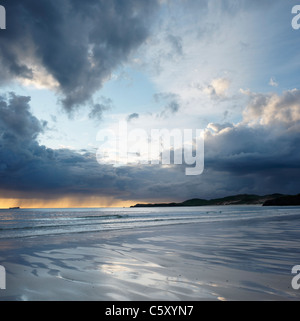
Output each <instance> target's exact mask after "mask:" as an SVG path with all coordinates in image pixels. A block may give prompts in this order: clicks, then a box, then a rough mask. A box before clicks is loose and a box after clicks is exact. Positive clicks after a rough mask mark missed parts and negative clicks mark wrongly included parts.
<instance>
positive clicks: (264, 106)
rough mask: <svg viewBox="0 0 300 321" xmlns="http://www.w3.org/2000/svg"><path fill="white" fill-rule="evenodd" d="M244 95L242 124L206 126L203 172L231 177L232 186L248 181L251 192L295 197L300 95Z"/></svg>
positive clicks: (299, 155)
mask: <svg viewBox="0 0 300 321" xmlns="http://www.w3.org/2000/svg"><path fill="white" fill-rule="evenodd" d="M247 94H248V95H249V97H250V101H249V104H248V106H247V108H246V109H245V111H244V115H243V116H244V118H243V120H242V121H241V122H240V123H238V124H228V123H227V124H209V125H208V129H212V130H213V131H209V130H207V131H206V136H205V144H206V146H207V147H206V153H205V164H206V168H207V169H210V170H211V171H213V172H215V173H216V172H219V173H222V175H225V176H228V175H229V176H231V179H230V182H229V181H227V183H229V184H230V185H231V184H232V183H234V182H235V183H236V184H237V185H239V184H238V182H242V181H243V180H248V181H251V185H249V186H252V187H251V188H252V190H253V192H255V190H256V191H259V190H261V191H263V190H265V191H266V190H268V191H269V192H272V191H281V192H288V193H294V192H295V191H298V190H299V188H300V184H299V178H300V151H299V148H298V147H297V146H299V145H300V137H299V132H300V117H299V115H300V114H299V113H300V99H299V98H300V96H299V94H300V91H299V90H296V89H294V90H290V91H286V92H283V93H282V95H278V94H257V93H251V92H248V93H247ZM249 184H250V183H249ZM240 187H241V186H240ZM243 188H244V190H245V186H244V187H243Z"/></svg>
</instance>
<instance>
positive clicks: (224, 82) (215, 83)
mask: <svg viewBox="0 0 300 321" xmlns="http://www.w3.org/2000/svg"><path fill="white" fill-rule="evenodd" d="M229 86H230V80H229V79H227V78H216V79H213V80H212V81H211V83H210V84H209V85H207V86H206V87H204V88H203V92H204V93H206V94H207V95H209V96H210V97H211V98H212V99H221V98H224V97H226V92H227V90H228V88H229Z"/></svg>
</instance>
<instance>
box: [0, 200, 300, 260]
mask: <svg viewBox="0 0 300 321" xmlns="http://www.w3.org/2000/svg"><path fill="white" fill-rule="evenodd" d="M266 222H269V223H270V222H271V223H273V224H272V225H270V224H268V226H269V228H270V230H269V231H268V230H265V231H264V233H265V234H266V235H267V234H270V241H272V236H273V237H275V239H274V243H275V242H277V241H279V238H280V236H282V237H284V239H285V240H286V241H288V240H290V241H295V240H297V239H298V240H300V207H298V206H295V207H262V206H204V207H166V208H158V207H154V208H70V209H10V210H0V240H1V239H13V238H25V237H34V236H41V235H43V236H47V235H68V234H71V233H91V232H102V231H109V230H124V229H139V228H143V227H153V226H165V225H176V224H191V223H192V224H193V223H203V224H209V225H210V229H212V228H213V226H214V224H218V226H220V224H221V226H222V224H225V223H227V225H228V224H231V225H234V224H236V225H238V224H240V225H242V226H243V227H245V226H249V228H253V224H255V225H256V226H257V229H259V227H261V226H265V224H266ZM265 228H266V227H265ZM274 229H275V230H276V231H277V232H278V233H276V236H275V235H274ZM237 232H238V231H237ZM248 232H249V231H248ZM244 233H245V236H246V234H247V231H245V230H244ZM299 259H300V258H299ZM299 263H300V262H299Z"/></svg>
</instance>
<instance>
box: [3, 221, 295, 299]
mask: <svg viewBox="0 0 300 321" xmlns="http://www.w3.org/2000/svg"><path fill="white" fill-rule="evenodd" d="M215 226H216V225H215ZM232 228H233V227H232V226H227V227H226V226H225V227H224V226H222V227H221V226H220V227H219V229H218V228H217V229H214V230H211V229H209V225H207V226H205V224H204V225H203V224H201V225H200V224H185V225H174V226H165V227H163V226H161V227H155V228H141V229H138V230H127V231H114V232H101V233H88V234H85V233H82V234H74V235H65V236H47V237H31V238H30V237H29V238H24V239H22V240H6V241H1V244H0V245H1V247H0V248H1V251H0V264H1V265H3V266H4V267H5V269H6V273H7V275H6V290H0V300H29V301H35V300H46V301H49V300H63V301H68V300H72V301H73V300H84V301H86V300H89V301H91V300H98V301H127V300H129V301H147V300H172V301H202V300H298V299H300V296H299V291H295V290H294V289H293V288H292V287H291V280H292V275H291V270H290V268H291V265H293V262H294V261H295V259H293V256H292V253H291V255H289V254H287V256H286V258H285V259H284V261H282V258H281V259H280V260H278V259H276V255H273V256H270V255H269V256H268V255H267V254H268V251H267V252H266V253H263V247H261V252H260V253H259V249H260V248H259V246H258V248H255V244H261V242H260V241H259V240H257V238H255V239H252V241H253V244H252V243H251V242H250V240H248V241H247V242H246V241H245V240H244V244H243V242H242V241H241V242H240V243H237V242H238V237H239V232H236V234H237V235H236V236H235V237H232V235H230V231H231V230H232ZM18 242H19V243H18ZM256 242H258V243H256ZM252 246H253V249H252V248H251V247H252ZM264 248H265V247H264ZM252 250H253V251H256V253H255V255H252V257H251V256H250V255H249V253H250V252H251V251H252Z"/></svg>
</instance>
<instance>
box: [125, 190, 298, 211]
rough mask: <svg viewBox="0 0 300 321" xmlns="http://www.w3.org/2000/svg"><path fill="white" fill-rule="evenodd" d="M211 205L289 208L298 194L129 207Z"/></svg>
mask: <svg viewBox="0 0 300 321" xmlns="http://www.w3.org/2000/svg"><path fill="white" fill-rule="evenodd" d="M213 205H262V206H276V205H282V206H291V205H300V194H298V195H283V194H278V193H277V194H270V195H264V196H259V195H255V194H239V195H233V196H227V197H223V198H216V199H211V200H206V199H200V198H193V199H190V200H187V201H184V202H181V203H154V204H152V203H150V204H136V205H133V206H130V207H132V208H135V207H178V206H213Z"/></svg>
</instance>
